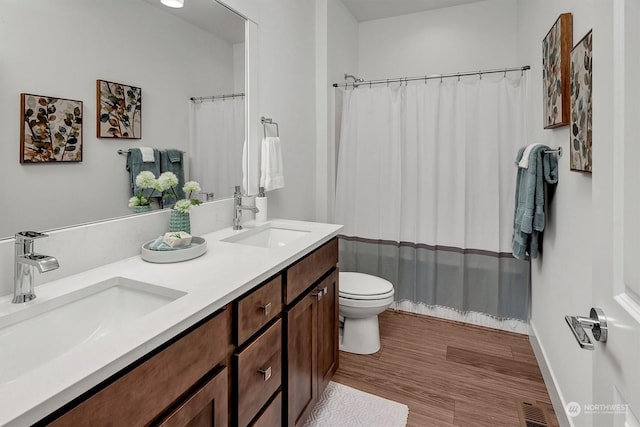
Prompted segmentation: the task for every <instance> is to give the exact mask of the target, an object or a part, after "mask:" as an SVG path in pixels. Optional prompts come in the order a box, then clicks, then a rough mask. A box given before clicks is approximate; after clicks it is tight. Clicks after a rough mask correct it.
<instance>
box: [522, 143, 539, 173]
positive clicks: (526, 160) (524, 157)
mask: <svg viewBox="0 0 640 427" xmlns="http://www.w3.org/2000/svg"><path fill="white" fill-rule="evenodd" d="M538 145H542V144H540V143H536V144H529V145H527V147H526V148H525V149H524V153H522V159H520V162H518V167H520V168H522V169H527V168H528V167H529V157H530V156H531V151H533V149H534V148H536V147H537V146H538Z"/></svg>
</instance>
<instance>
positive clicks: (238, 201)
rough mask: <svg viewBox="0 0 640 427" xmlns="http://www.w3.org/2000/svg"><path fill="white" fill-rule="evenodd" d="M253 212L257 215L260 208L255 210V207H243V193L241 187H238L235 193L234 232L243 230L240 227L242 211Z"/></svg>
mask: <svg viewBox="0 0 640 427" xmlns="http://www.w3.org/2000/svg"><path fill="white" fill-rule="evenodd" d="M243 210H246V211H251V212H253V213H257V212H258V211H259V210H258V208H254V207H253V206H243V205H242V193H241V192H240V186H239V185H236V190H235V191H234V193H233V229H234V230H242V226H241V225H240V218H241V217H242V211H243Z"/></svg>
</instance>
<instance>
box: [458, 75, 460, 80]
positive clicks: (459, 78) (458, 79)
mask: <svg viewBox="0 0 640 427" xmlns="http://www.w3.org/2000/svg"><path fill="white" fill-rule="evenodd" d="M458 81H460V73H458Z"/></svg>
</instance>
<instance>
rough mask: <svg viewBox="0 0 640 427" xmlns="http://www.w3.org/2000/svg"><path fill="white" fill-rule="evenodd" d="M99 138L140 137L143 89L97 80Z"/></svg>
mask: <svg viewBox="0 0 640 427" xmlns="http://www.w3.org/2000/svg"><path fill="white" fill-rule="evenodd" d="M97 89H98V95H97V98H98V106H97V112H98V138H124V139H140V138H141V129H142V125H141V122H142V89H140V88H139V87H134V86H127V85H123V84H120V83H113V82H108V81H105V80H98V81H97Z"/></svg>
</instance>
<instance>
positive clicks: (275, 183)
mask: <svg viewBox="0 0 640 427" xmlns="http://www.w3.org/2000/svg"><path fill="white" fill-rule="evenodd" d="M260 187H264V189H265V191H270V190H275V189H276V188H282V187H284V174H283V170H282V148H281V144H280V138H278V137H277V136H268V137H266V138H263V139H262V150H261V161H260Z"/></svg>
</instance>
